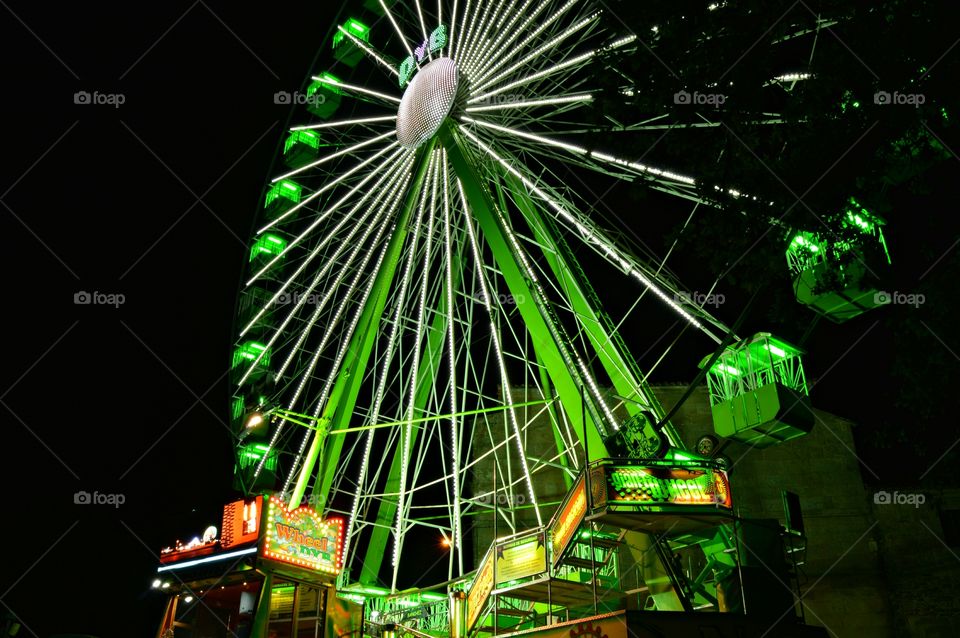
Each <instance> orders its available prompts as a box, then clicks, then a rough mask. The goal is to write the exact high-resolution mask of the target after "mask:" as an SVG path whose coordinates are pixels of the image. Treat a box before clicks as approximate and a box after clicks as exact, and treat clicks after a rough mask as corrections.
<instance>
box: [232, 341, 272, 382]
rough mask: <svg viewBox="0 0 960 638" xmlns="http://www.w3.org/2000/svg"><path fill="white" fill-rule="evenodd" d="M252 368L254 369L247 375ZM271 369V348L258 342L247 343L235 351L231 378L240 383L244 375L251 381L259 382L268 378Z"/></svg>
mask: <svg viewBox="0 0 960 638" xmlns="http://www.w3.org/2000/svg"><path fill="white" fill-rule="evenodd" d="M250 366H255V367H254V369H253V370H252V371H251V372H250V374H247V371H248V370H250ZM269 367H270V348H268V347H267V346H265V345H263V344H262V343H260V342H258V341H245V342H243V343H242V344H240V345H239V346H237V347H236V348H235V349H234V351H233V361H232V363H231V366H230V370H231V378H232V380H233V382H234V383H239V382H240V379H242V378H243V376H244V375H246V376H247V380H249V381H258V380H259V379H261V378H263V377H264V376H266V374H267V373H268V372H269Z"/></svg>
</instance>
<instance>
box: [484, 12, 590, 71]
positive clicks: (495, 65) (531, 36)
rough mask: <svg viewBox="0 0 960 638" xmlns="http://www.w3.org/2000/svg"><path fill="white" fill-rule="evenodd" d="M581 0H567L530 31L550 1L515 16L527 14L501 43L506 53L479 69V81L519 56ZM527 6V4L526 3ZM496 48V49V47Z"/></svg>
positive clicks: (501, 48)
mask: <svg viewBox="0 0 960 638" xmlns="http://www.w3.org/2000/svg"><path fill="white" fill-rule="evenodd" d="M579 1H580V0H567V2H565V3H564V4H563V5H562V6H561V7H560V8H559V9H557V10H556V11H555V12H553V13H552V14H550V15H549V16H548V17H547V18H546V19H544V20H543V21H542V22H541V23H540V24H539V26H537V27H536V28H535V29H533V31H531V32H529V33H528V31H527V30H528V28H529V27H530V25H532V24H534V22H535V20H537V19H538V18H539V17H540V14H541V13H542V12H543V11H545V10H546V9H547V8H549V6H550V5H549V3H547V2H541V3H540V4H539V5H538V6H537V8H536V9H534V10H533V11H532V12H530V13H527V14H518V15H517V16H515V17H514V18H515V19H516V18H519V17H520V15H526V18H524V20H523V22H521V23H520V26H518V27H516V28H515V29H509V30H508V31H509V33H510V35H509V37H508V38H507V39H506V41H504V43H503V44H502V45H500V50H502V51H505V53H504V55H503V56H502V57H499V58H495V59H493V60H491V61H490V62H489V63H487V64H486V65H485V66H484V67H482V68H481V69H480V70H479V73H478V76H477V82H478V83H479V82H482V81H483V80H484V79H485V78H487V77H489V75H490V74H491V73H493V72H495V71H496V70H497V69H499V68H501V67H502V66H503V65H504V64H507V63H508V62H510V60H512V59H513V58H514V57H515V56H517V55H518V54H519V53H520V52H521V51H523V50H524V49H525V48H526V47H527V45H529V44H530V43H531V42H533V41H534V40H535V39H536V38H537V37H538V36H539V35H540V34H541V33H543V31H544V30H545V29H547V28H549V27H550V26H551V25H552V24H553V23H555V22H556V21H557V20H559V19H560V18H561V17H562V16H563V15H564V14H565V13H566V12H567V11H569V10H570V8H571V7H573V6H574V5H575V4H577V2H579ZM525 7H526V5H525ZM524 34H527V35H526V37H525V38H524V39H523V40H521V41H520V42H519V43H518V44H517V45H515V46H514V44H513V43H514V42H515V41H516V40H517V38H519V37H520V36H522V35H524ZM494 50H496V49H494Z"/></svg>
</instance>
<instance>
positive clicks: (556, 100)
mask: <svg viewBox="0 0 960 638" xmlns="http://www.w3.org/2000/svg"><path fill="white" fill-rule="evenodd" d="M591 101H593V96H592V95H590V94H589V93H585V94H583V95H567V96H564V97H548V98H543V99H540V100H523V101H519V102H501V103H499V104H493V105H491V106H468V107H467V108H466V109H465V110H466V112H467V113H482V112H484V111H503V110H507V109H524V108H532V107H537V106H550V105H553V104H571V103H573V102H591Z"/></svg>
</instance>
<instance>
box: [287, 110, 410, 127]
mask: <svg viewBox="0 0 960 638" xmlns="http://www.w3.org/2000/svg"><path fill="white" fill-rule="evenodd" d="M396 120H397V116H396V114H394V115H379V116H377V117H359V118H355V119H351V120H340V121H339V122H322V123H320V124H304V125H303V126H292V127H290V130H291V131H309V130H316V129H326V128H340V127H342V126H354V125H356V124H374V123H377V122H395V121H396Z"/></svg>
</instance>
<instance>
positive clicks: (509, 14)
mask: <svg viewBox="0 0 960 638" xmlns="http://www.w3.org/2000/svg"><path fill="white" fill-rule="evenodd" d="M532 3H533V0H525V2H524V4H523V6H522V7H520V8H519V9H516V8H515V7H516V4H517V2H516V0H511V2H510V6H509V7H508V8H507V9H506V10H505V11H499V12H497V14H496V15H499V17H500V19H499V20H498V21H497V26H496V32H497V34H498V35H497V37H496V38H495V39H491V40H490V41H489V42H488V43H487V45H486V46H484V47H483V49H482V50H481V51H480V52H479V53H478V54H477V56H476V57H477V58H478V59H479V60H483V59H484V57H485V56H487V55H489V54H490V52H493V51H501V50H503V47H501V46H500V43H501V42H503V39H504V37H507V34H508V33H509V34H511V35H513V34H514V31H513V25H514V23H516V21H517V20H518V19H519V18H520V16H522V15H529V14H528V13H527V10H528V9H529V8H530V5H531V4H532ZM543 4H545V3H543ZM542 9H543V7H541V8H540V10H542ZM507 18H509V19H510V21H509V22H508V23H507V25H506V26H504V24H503V21H504V20H506V19H507ZM482 69H483V66H482V63H480V64H479V65H477V66H476V67H475V70H474V72H475V73H476V74H479V73H481V72H482Z"/></svg>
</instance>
